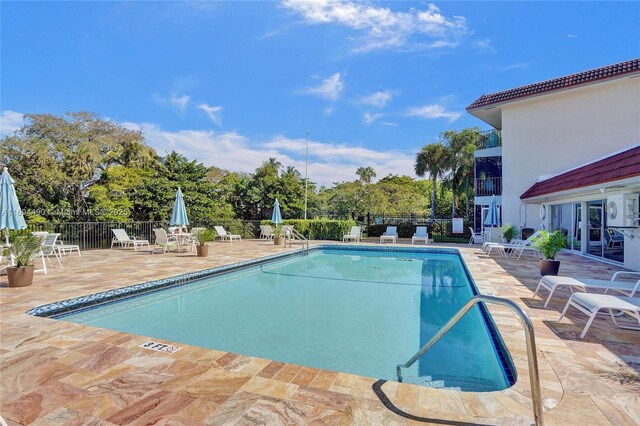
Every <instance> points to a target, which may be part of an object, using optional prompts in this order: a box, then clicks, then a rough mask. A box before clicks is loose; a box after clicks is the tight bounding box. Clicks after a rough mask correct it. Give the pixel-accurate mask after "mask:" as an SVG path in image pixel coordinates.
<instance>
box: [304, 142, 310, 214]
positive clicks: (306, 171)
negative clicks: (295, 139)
mask: <svg viewBox="0 0 640 426" xmlns="http://www.w3.org/2000/svg"><path fill="white" fill-rule="evenodd" d="M308 191H309V131H308V130H307V154H306V156H305V159H304V220H307V192H308Z"/></svg>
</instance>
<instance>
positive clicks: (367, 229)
mask: <svg viewBox="0 0 640 426" xmlns="http://www.w3.org/2000/svg"><path fill="white" fill-rule="evenodd" d="M357 219H363V217H359V218H357ZM364 219H365V220H364V221H362V220H360V224H361V225H363V231H364V233H365V235H368V236H369V237H377V236H379V235H381V234H382V233H383V232H384V231H385V229H386V227H387V226H389V225H395V226H398V232H399V236H400V238H411V236H412V235H413V233H414V232H415V228H416V226H426V227H427V232H428V233H429V238H432V239H433V240H434V241H435V242H440V243H464V242H467V241H469V237H470V233H469V229H468V228H469V226H471V225H472V223H471V222H467V221H464V225H463V229H462V231H463V232H462V233H457V232H453V222H452V220H451V219H434V220H431V219H430V218H429V217H427V216H425V215H416V214H406V215H384V214H381V215H368V216H366V217H364ZM367 219H369V220H368V221H367ZM216 225H220V226H223V227H224V228H225V229H226V230H227V231H229V232H231V233H233V234H239V235H241V236H242V238H245V239H248V238H258V237H259V235H260V221H259V220H241V219H219V220H210V221H206V222H203V223H193V224H191V226H193V227H196V226H204V227H207V228H213V227H214V226H216ZM168 227H169V222H167V221H143V222H61V223H34V224H30V225H29V226H28V228H27V229H28V231H31V232H35V231H47V232H50V233H53V232H55V233H59V234H61V235H60V238H61V239H62V241H64V243H65V244H77V245H79V246H80V249H81V250H93V249H104V248H109V247H110V246H111V240H112V239H113V233H112V232H111V230H112V229H124V230H125V231H126V232H127V234H128V235H129V236H130V237H134V236H135V237H136V238H142V239H146V240H149V241H150V242H153V241H154V234H153V230H154V228H163V229H167V228H168Z"/></svg>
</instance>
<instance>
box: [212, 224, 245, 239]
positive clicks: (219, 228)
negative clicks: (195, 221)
mask: <svg viewBox="0 0 640 426" xmlns="http://www.w3.org/2000/svg"><path fill="white" fill-rule="evenodd" d="M213 229H215V231H216V234H218V235H217V236H218V237H220V239H221V240H222V241H226V240H229V242H233V240H241V241H242V238H241V237H240V235H238V234H230V233H229V232H227V231H226V230H225V229H224V227H223V226H214V227H213Z"/></svg>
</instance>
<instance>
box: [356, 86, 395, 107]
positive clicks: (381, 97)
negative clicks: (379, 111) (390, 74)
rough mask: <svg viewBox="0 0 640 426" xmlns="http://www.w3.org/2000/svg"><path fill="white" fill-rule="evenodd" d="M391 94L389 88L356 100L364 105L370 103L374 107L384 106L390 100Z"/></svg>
mask: <svg viewBox="0 0 640 426" xmlns="http://www.w3.org/2000/svg"><path fill="white" fill-rule="evenodd" d="M392 97H393V94H392V93H391V91H389V90H384V91H379V92H375V93H372V94H370V95H367V96H363V97H361V98H360V99H358V102H359V103H361V104H365V105H371V106H374V107H376V108H384V106H385V105H386V104H387V102H389V101H390V100H391V98H392Z"/></svg>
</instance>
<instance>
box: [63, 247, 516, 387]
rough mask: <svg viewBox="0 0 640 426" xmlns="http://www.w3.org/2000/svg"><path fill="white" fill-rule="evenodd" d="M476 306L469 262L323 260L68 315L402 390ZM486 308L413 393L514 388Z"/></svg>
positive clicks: (261, 269) (339, 253)
mask: <svg viewBox="0 0 640 426" xmlns="http://www.w3.org/2000/svg"><path fill="white" fill-rule="evenodd" d="M472 296H473V290H472V288H471V285H470V283H469V281H468V279H467V276H466V274H465V271H464V268H463V266H462V262H461V259H460V257H459V256H457V255H453V254H434V253H424V254H423V253H402V252H389V253H387V252H372V251H359V250H353V251H344V250H329V249H327V250H314V251H312V252H310V254H309V255H300V256H294V257H292V258H285V259H283V260H279V261H274V262H269V263H266V264H262V265H259V266H254V267H251V268H248V269H245V270H241V271H236V272H231V273H227V274H224V275H220V276H217V277H213V278H207V279H203V280H200V281H197V282H194V283H190V284H188V285H184V286H180V287H175V288H171V289H166V290H162V291H157V292H154V293H150V294H146V295H141V296H138V297H135V298H132V299H128V300H125V301H121V302H117V303H113V304H110V305H107V306H103V307H97V308H94V309H89V310H85V311H82V312H79V313H72V314H67V315H65V316H64V317H63V318H64V320H66V321H72V322H76V323H81V324H88V325H92V326H96V327H102V328H107V329H113V330H119V331H124V332H128V333H134V334H140V335H145V336H149V337H153V338H159V339H165V340H169V341H174V342H179V343H186V344H190V345H195V346H202V347H206V348H211V349H217V350H224V351H227V352H234V353H238V354H245V355H250V356H256V357H262V358H267V359H273V360H278V361H282V362H286V363H292V364H299V365H304V366H310V367H315V368H321V369H327V370H335V371H342V372H347V373H354V374H358V375H362V376H369V377H375V378H382V379H389V380H396V379H397V377H396V371H395V367H396V364H398V363H402V362H405V361H406V360H407V359H409V358H410V357H411V356H412V355H413V354H414V353H415V352H416V351H418V350H419V349H420V347H421V346H422V345H423V344H424V343H426V341H427V340H428V339H429V338H430V337H431V336H433V335H434V334H435V333H436V332H437V331H438V329H440V327H441V326H442V325H444V323H445V322H446V321H447V320H448V319H449V318H450V317H451V316H453V315H454V314H455V312H457V311H458V310H459V309H460V308H461V307H462V305H464V303H465V302H466V301H468V300H469V299H470V298H471V297H472ZM499 354H500V351H499V349H497V348H496V346H495V344H494V341H493V339H492V337H491V335H490V333H489V330H488V328H487V324H486V322H485V319H484V318H483V317H482V315H481V312H480V309H479V308H478V307H475V308H473V310H472V311H471V312H470V313H469V314H468V315H467V316H466V317H465V318H463V319H462V320H461V321H460V322H459V323H458V324H457V325H456V326H455V327H454V328H453V329H452V330H451V331H450V332H449V333H448V334H447V335H446V336H445V337H444V338H443V339H442V340H441V341H440V342H439V343H438V344H437V345H436V346H435V347H434V348H433V349H432V350H431V351H429V352H428V353H427V354H426V355H425V356H424V357H423V358H422V359H421V360H420V361H419V362H418V363H416V364H415V365H414V366H413V367H412V368H410V369H408V370H406V371H405V372H404V373H403V376H404V378H405V381H406V382H413V383H417V384H422V385H427V386H435V387H451V388H459V389H462V390H469V391H493V390H500V389H504V388H506V387H508V386H510V384H511V383H509V379H508V378H507V374H506V372H505V369H504V361H501V360H500V356H499Z"/></svg>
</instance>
